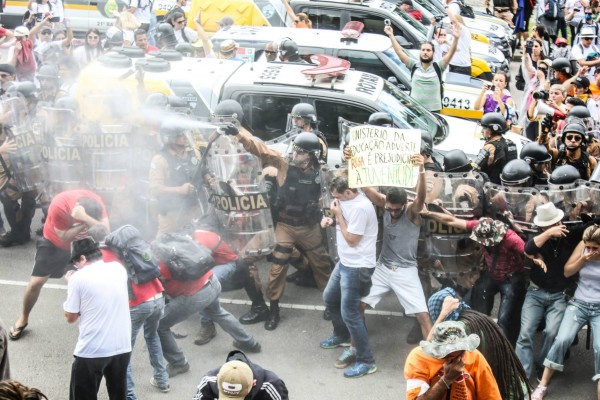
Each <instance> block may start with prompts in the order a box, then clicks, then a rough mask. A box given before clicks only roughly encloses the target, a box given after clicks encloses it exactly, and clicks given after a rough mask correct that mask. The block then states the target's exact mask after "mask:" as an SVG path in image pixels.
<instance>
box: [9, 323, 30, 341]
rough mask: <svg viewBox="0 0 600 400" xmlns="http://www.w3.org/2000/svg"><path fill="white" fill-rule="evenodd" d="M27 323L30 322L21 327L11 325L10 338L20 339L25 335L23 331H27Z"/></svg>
mask: <svg viewBox="0 0 600 400" xmlns="http://www.w3.org/2000/svg"><path fill="white" fill-rule="evenodd" d="M27 325H29V324H25V325H23V326H22V327H20V328H15V327H14V326H11V327H10V332H8V337H9V338H10V340H19V339H20V338H21V336H23V332H24V331H25V328H27Z"/></svg>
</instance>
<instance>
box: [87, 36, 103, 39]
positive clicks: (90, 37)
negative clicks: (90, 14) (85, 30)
mask: <svg viewBox="0 0 600 400" xmlns="http://www.w3.org/2000/svg"><path fill="white" fill-rule="evenodd" d="M87 38H88V39H100V36H88V37H87Z"/></svg>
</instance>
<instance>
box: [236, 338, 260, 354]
mask: <svg viewBox="0 0 600 400" xmlns="http://www.w3.org/2000/svg"><path fill="white" fill-rule="evenodd" d="M233 347H236V348H238V349H240V350H242V351H244V352H246V353H260V351H261V349H262V347H261V345H260V343H258V342H254V345H252V346H248V345H247V344H244V343H242V342H238V341H237V340H234V341H233Z"/></svg>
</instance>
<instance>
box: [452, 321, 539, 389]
mask: <svg viewBox="0 0 600 400" xmlns="http://www.w3.org/2000/svg"><path fill="white" fill-rule="evenodd" d="M459 321H462V322H464V324H465V325H466V327H467V334H471V333H475V334H477V335H479V338H480V339H481V344H480V345H479V348H478V350H479V351H480V352H481V354H483V356H484V357H485V359H486V360H487V362H488V363H489V364H490V367H491V369H492V373H493V374H494V377H495V378H496V382H497V383H498V388H499V389H500V395H501V396H502V398H503V399H510V400H525V399H528V398H529V396H530V395H531V391H532V389H533V388H532V387H531V383H530V382H529V379H527V374H526V373H525V370H524V369H523V366H522V365H521V362H520V361H519V359H518V358H517V354H516V353H515V350H514V349H513V347H512V346H511V344H510V342H509V341H508V339H507V338H506V336H504V333H503V332H502V330H500V327H499V326H498V324H496V322H494V320H493V319H492V318H490V317H488V316H487V315H485V314H483V313H480V312H478V311H474V310H464V311H463V312H462V313H461V314H460V318H459Z"/></svg>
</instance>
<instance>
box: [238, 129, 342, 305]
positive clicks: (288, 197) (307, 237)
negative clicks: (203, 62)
mask: <svg viewBox="0 0 600 400" xmlns="http://www.w3.org/2000/svg"><path fill="white" fill-rule="evenodd" d="M237 138H238V139H239V141H240V143H241V144H242V145H243V146H244V148H245V149H246V150H248V151H249V152H250V153H252V154H255V155H256V156H258V157H260V158H261V159H262V160H263V162H265V163H268V164H269V165H271V166H273V167H275V168H276V169H277V178H276V180H277V186H278V191H277V197H276V199H275V201H274V204H273V207H275V208H276V211H275V212H276V216H277V220H278V222H277V226H276V229H275V240H276V241H277V245H276V246H275V250H274V251H273V254H272V258H273V263H272V265H271V271H270V272H269V283H268V288H267V296H268V298H269V299H270V300H279V299H280V298H281V296H282V295H283V291H284V289H285V278H286V274H287V269H288V264H289V262H290V261H291V257H292V253H293V252H294V248H297V249H298V250H300V251H301V252H302V253H304V254H305V255H306V258H307V259H308V261H309V263H310V267H311V268H312V270H313V274H314V277H315V281H316V283H317V287H318V288H319V290H323V289H325V286H326V285H327V281H328V280H329V275H330V273H331V270H330V269H331V268H330V258H329V254H328V253H327V250H326V249H325V247H324V246H323V238H322V235H321V228H320V226H319V223H320V221H321V216H322V213H321V209H320V203H319V198H320V196H321V182H320V179H321V177H320V171H319V168H318V166H317V165H314V166H313V167H310V168H308V169H307V170H306V171H302V170H301V169H300V168H297V167H294V166H291V165H289V164H288V163H287V162H286V161H285V160H284V159H283V157H282V156H281V155H280V154H279V153H278V152H277V151H275V150H272V149H270V148H268V147H267V146H266V145H265V144H264V143H263V142H261V141H260V140H257V139H255V138H254V137H253V136H252V135H251V134H250V133H248V132H247V131H245V130H241V131H240V133H239V134H238V135H237Z"/></svg>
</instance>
